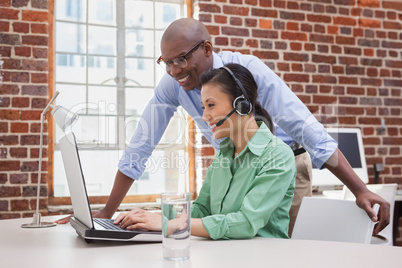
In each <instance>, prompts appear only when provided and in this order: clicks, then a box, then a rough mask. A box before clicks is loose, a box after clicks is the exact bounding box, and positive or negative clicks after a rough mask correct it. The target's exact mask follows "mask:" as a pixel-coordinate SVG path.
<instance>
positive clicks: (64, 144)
mask: <svg viewBox="0 0 402 268" xmlns="http://www.w3.org/2000/svg"><path fill="white" fill-rule="evenodd" d="M59 144H60V151H61V155H62V158H63V165H64V170H65V172H66V177H67V182H68V187H69V189H70V195H71V202H72V204H73V211H74V217H75V218H77V219H78V220H79V221H80V222H81V223H83V224H84V225H86V226H87V227H88V228H93V227H94V225H93V221H92V214H91V208H90V206H89V200H88V195H87V190H86V187H85V181H84V174H83V173H82V168H81V162H80V157H79V154H78V147H77V143H76V140H75V136H74V133H72V132H70V133H67V134H66V135H65V136H63V137H62V138H61V139H60V143H59Z"/></svg>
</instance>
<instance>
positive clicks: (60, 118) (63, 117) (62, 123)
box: [52, 105, 78, 131]
mask: <svg viewBox="0 0 402 268" xmlns="http://www.w3.org/2000/svg"><path fill="white" fill-rule="evenodd" d="M52 116H53V118H54V121H56V124H57V125H58V126H59V127H60V128H61V129H62V130H63V131H64V130H66V128H68V127H70V126H71V125H72V124H73V123H74V122H75V121H76V120H77V118H78V116H77V115H76V114H75V113H73V112H71V111H70V110H67V109H66V108H64V107H62V106H60V105H57V106H55V107H53V109H52Z"/></svg>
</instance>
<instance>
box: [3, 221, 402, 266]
mask: <svg viewBox="0 0 402 268" xmlns="http://www.w3.org/2000/svg"><path fill="white" fill-rule="evenodd" d="M57 218H60V217H43V218H42V219H43V221H53V220H55V219H57ZM30 221H31V219H30V218H26V219H16V220H1V221H0V263H1V267H17V268H19V267H23V268H26V267H43V268H47V267H97V268H103V267H107V268H110V267H128V266H129V265H130V267H147V268H149V267H150V268H153V267H191V268H196V267H208V268H212V267H231V268H234V267H242V268H243V267H320V268H321V267H342V268H345V267H353V268H355V267H365V268H366V267H387V268H392V267H401V263H402V248H399V247H386V246H377V245H363V244H353V243H336V242H323V241H303V240H288V239H271V238H254V239H250V240H230V241H212V240H208V239H201V238H196V237H192V240H191V257H190V260H188V261H184V262H177V263H175V262H170V261H165V260H163V258H162V245H161V244H160V243H154V244H139V243H129V242H109V241H104V242H103V241H95V242H93V243H92V244H87V243H85V242H84V240H82V239H81V238H79V237H78V236H77V234H76V233H75V230H74V229H73V228H72V227H71V226H70V225H69V224H65V225H58V226H56V227H51V228H43V229H24V228H21V227H20V225H21V224H22V223H29V222H30Z"/></svg>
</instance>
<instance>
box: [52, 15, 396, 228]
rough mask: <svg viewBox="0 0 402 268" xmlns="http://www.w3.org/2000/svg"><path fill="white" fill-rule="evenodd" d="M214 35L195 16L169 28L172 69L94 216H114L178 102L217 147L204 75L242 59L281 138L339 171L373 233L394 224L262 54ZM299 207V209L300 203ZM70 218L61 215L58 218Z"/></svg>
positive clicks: (166, 50)
mask: <svg viewBox="0 0 402 268" xmlns="http://www.w3.org/2000/svg"><path fill="white" fill-rule="evenodd" d="M210 40H211V37H210V35H209V33H208V31H207V29H206V28H205V26H204V25H203V24H202V23H201V22H199V21H197V20H194V19H189V18H186V19H179V20H176V21H174V22H173V23H171V24H170V25H169V27H168V28H167V29H166V31H165V32H164V34H163V36H162V40H161V52H162V55H161V57H160V58H159V60H158V63H159V64H161V65H163V66H165V68H166V72H167V74H165V75H164V76H163V78H162V79H161V81H160V82H159V84H158V86H157V87H156V89H155V95H154V97H153V98H152V99H151V101H150V102H149V103H148V105H147V107H146V108H145V110H144V112H143V114H142V118H141V121H140V123H139V127H138V129H137V131H136V132H135V133H134V135H133V137H132V139H131V141H130V144H129V145H128V147H127V149H126V150H125V153H124V155H123V156H122V158H121V160H120V162H119V170H118V171H117V174H116V178H115V182H114V186H113V189H112V192H111V194H110V197H109V199H108V201H107V203H106V206H105V207H104V208H103V209H101V210H99V211H94V212H93V215H94V216H95V217H99V218H111V217H112V216H113V214H114V213H115V212H116V210H117V208H118V206H119V205H120V203H121V202H122V200H123V198H124V197H125V195H126V194H127V191H128V190H129V188H130V187H131V185H132V183H133V181H134V180H135V179H138V178H139V177H140V176H141V174H142V172H143V171H144V169H145V166H144V165H141V163H145V161H144V160H146V159H148V157H149V156H150V155H151V154H152V151H153V150H154V148H155V147H156V145H157V144H158V143H159V140H160V138H161V136H162V134H163V132H164V131H165V129H166V127H167V124H168V123H169V120H170V118H171V117H172V116H173V113H174V111H175V110H176V108H177V107H178V106H179V105H181V106H182V107H183V108H184V109H186V111H187V112H188V113H189V114H190V115H191V116H192V117H193V119H194V120H195V122H196V123H197V125H198V126H199V128H200V129H201V131H202V133H203V135H204V136H205V137H206V138H207V139H208V140H209V141H210V142H211V144H212V145H213V146H214V147H215V148H218V145H219V141H218V140H215V139H214V138H213V135H212V132H211V130H210V128H209V127H208V125H207V124H206V123H205V122H203V121H202V113H203V111H202V107H201V97H200V87H199V85H200V75H201V74H202V73H203V72H204V71H206V70H209V69H211V68H220V67H222V66H223V65H224V64H226V63H239V64H242V65H243V66H245V67H246V68H248V69H249V70H250V71H251V73H252V74H253V76H254V78H255V80H256V82H257V84H258V96H259V97H258V100H259V102H260V103H261V104H262V106H263V107H264V108H265V109H266V110H267V111H268V113H269V114H270V116H271V117H272V119H273V121H274V122H275V123H276V124H277V125H279V127H280V128H277V133H278V135H279V137H281V138H283V140H285V142H286V140H287V141H288V142H287V143H288V144H289V137H287V135H286V134H285V133H287V134H288V135H289V136H291V137H292V139H293V140H295V141H296V142H298V143H299V144H301V145H302V146H303V147H304V148H305V149H306V150H307V151H308V152H309V153H310V155H311V156H312V161H313V162H314V163H315V164H316V165H317V166H318V167H326V168H328V169H329V170H330V171H331V172H332V173H334V174H335V175H336V176H337V177H338V178H339V179H340V180H341V181H342V182H343V183H344V184H345V185H346V186H347V187H348V188H349V189H350V190H351V191H352V192H353V193H354V194H355V196H356V203H357V205H358V206H359V207H361V208H362V209H364V210H365V211H366V213H367V214H368V216H369V217H370V218H371V219H372V220H373V221H377V220H378V219H379V220H380V222H379V223H378V224H377V226H376V227H375V229H374V233H375V234H376V233H378V232H379V231H380V230H382V229H383V228H384V227H385V226H386V225H387V224H388V223H389V204H388V203H387V202H386V201H385V200H383V199H382V198H381V197H379V196H378V195H375V194H374V193H372V192H370V191H369V190H367V188H366V186H365V185H364V183H363V182H362V181H361V180H360V179H359V177H358V176H357V175H356V174H355V173H354V171H353V170H352V168H351V167H350V165H349V163H348V162H347V160H346V159H345V158H344V156H343V155H342V153H341V152H340V151H339V150H338V148H337V143H336V142H335V141H334V140H333V139H332V138H330V137H329V136H328V135H327V134H326V132H325V130H324V128H323V126H322V125H321V124H320V123H319V122H318V121H317V120H316V119H315V118H314V116H313V115H312V114H311V113H310V112H309V110H308V109H307V108H306V106H305V105H304V104H303V103H302V102H301V101H300V100H299V99H298V98H297V97H296V95H295V94H294V93H293V92H292V91H291V90H290V89H289V88H288V87H287V86H286V84H285V83H284V82H283V81H282V80H281V79H280V78H279V77H277V76H276V75H275V74H274V73H273V72H272V71H271V70H270V69H269V68H268V67H267V66H266V65H265V64H264V63H263V62H262V61H260V60H259V59H258V58H256V57H254V56H250V55H242V54H240V53H232V52H228V51H226V52H221V53H219V54H216V53H214V52H213V46H212V43H211V41H210ZM282 129H283V131H284V132H283V131H282ZM302 155H304V156H306V155H307V154H302ZM304 161H305V160H304ZM296 184H297V182H296ZM296 188H297V185H296ZM374 203H378V204H380V205H381V208H380V212H379V215H378V217H377V215H376V214H375V212H374V210H373V209H372V208H371V207H372V206H373V204H374ZM295 207H296V209H297V205H296V206H295ZM294 217H295V216H294ZM67 221H68V219H62V220H59V221H57V222H58V223H64V222H67Z"/></svg>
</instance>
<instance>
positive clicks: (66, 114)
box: [21, 91, 77, 228]
mask: <svg viewBox="0 0 402 268" xmlns="http://www.w3.org/2000/svg"><path fill="white" fill-rule="evenodd" d="M59 94H60V92H59V91H56V92H55V94H54V96H53V98H52V99H51V100H50V101H49V103H48V104H47V105H46V107H45V109H44V110H43V112H42V113H41V115H40V118H41V121H40V145H39V170H38V172H39V173H38V186H37V189H36V192H37V193H36V212H35V213H34V215H33V221H32V223H26V224H22V225H21V227H22V228H44V227H52V226H56V223H53V222H41V220H40V218H41V214H40V212H39V197H40V181H41V175H42V147H43V125H44V121H45V115H46V113H47V111H48V110H49V109H50V108H52V112H51V114H52V116H53V118H54V121H55V122H56V124H57V125H58V126H59V127H60V128H61V129H62V130H63V131H65V130H66V129H67V128H68V127H70V126H71V125H72V124H73V123H74V122H75V121H76V119H77V115H76V114H74V113H72V112H71V111H69V110H67V109H66V108H64V107H62V106H60V105H57V106H53V105H52V103H53V101H54V100H55V99H56V98H57V96H58V95H59Z"/></svg>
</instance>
